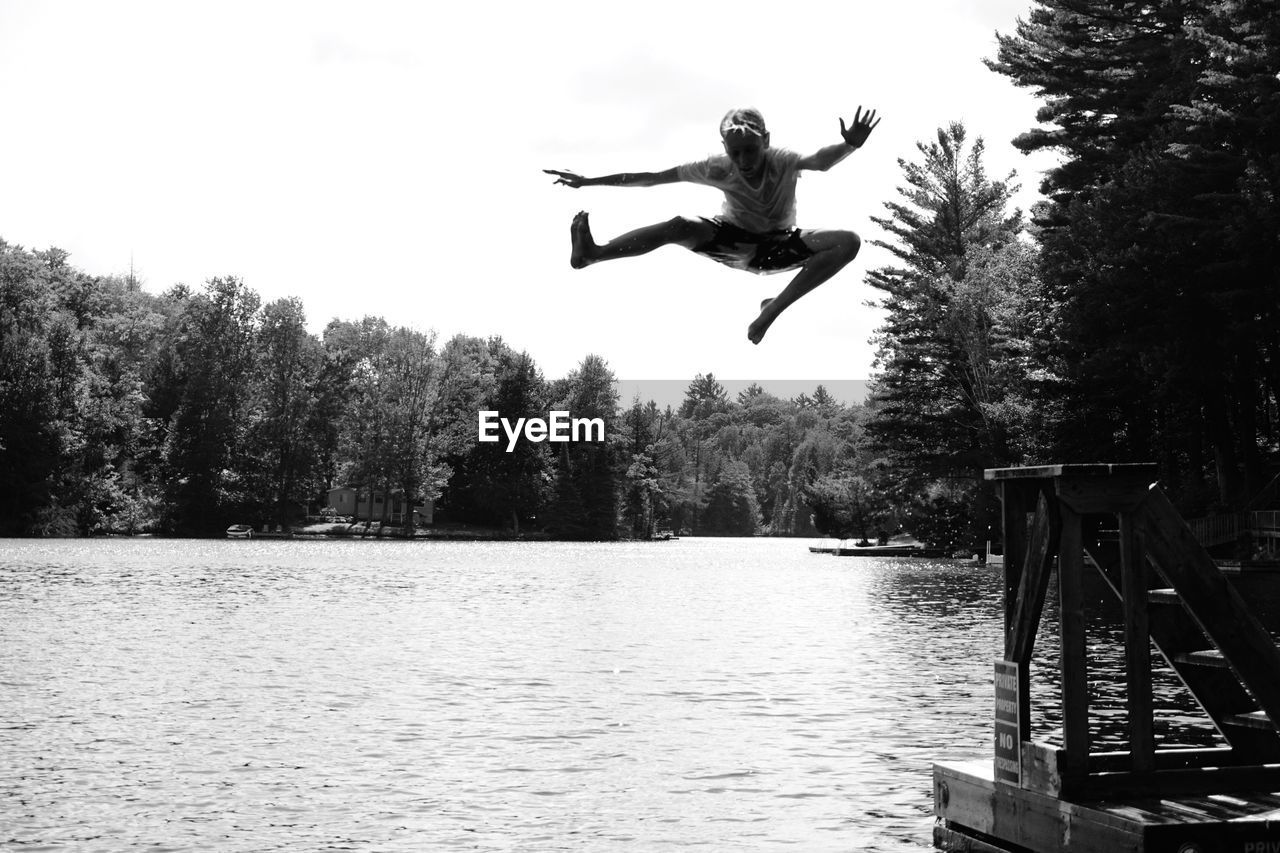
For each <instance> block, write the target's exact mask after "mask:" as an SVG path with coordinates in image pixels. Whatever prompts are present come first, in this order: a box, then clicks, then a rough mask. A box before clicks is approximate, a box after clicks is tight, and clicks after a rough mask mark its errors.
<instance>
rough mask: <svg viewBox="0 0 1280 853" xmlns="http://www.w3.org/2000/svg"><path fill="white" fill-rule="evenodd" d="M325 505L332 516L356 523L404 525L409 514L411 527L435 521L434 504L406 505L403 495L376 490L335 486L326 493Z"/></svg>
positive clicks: (428, 501)
mask: <svg viewBox="0 0 1280 853" xmlns="http://www.w3.org/2000/svg"><path fill="white" fill-rule="evenodd" d="M327 506H328V507H329V508H331V509H332V510H333V511H334V513H335V514H337V515H341V516H349V517H351V518H353V519H355V520H356V521H386V522H387V523H389V524H405V523H406V522H407V521H408V520H409V513H413V523H414V525H415V526H425V525H429V524H432V523H433V522H434V520H435V501H432V500H426V501H418V502H417V503H415V504H413V506H409V502H408V501H406V500H405V499H404V493H403V492H399V491H393V492H391V493H390V494H387V493H385V492H382V491H381V490H379V489H373V490H370V489H364V488H357V487H356V486H339V487H338V488H335V489H330V490H329V499H328V504H327Z"/></svg>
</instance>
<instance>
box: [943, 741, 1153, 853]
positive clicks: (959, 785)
mask: <svg viewBox="0 0 1280 853" xmlns="http://www.w3.org/2000/svg"><path fill="white" fill-rule="evenodd" d="M933 779H934V813H935V814H936V815H937V816H938V817H941V818H942V819H943V820H945V821H946V822H947V824H948V825H958V826H962V827H967V828H969V829H971V830H974V831H976V832H980V833H982V834H983V835H987V836H991V837H993V838H995V839H998V841H1003V842H1008V843H1010V844H1013V845H1018V846H1020V847H1025V848H1029V849H1031V850H1042V851H1058V850H1071V851H1090V853H1100V851H1120V850H1140V849H1141V847H1140V842H1141V835H1142V831H1143V826H1142V824H1140V823H1138V822H1135V821H1133V820H1130V819H1127V818H1125V817H1124V816H1121V815H1114V814H1110V813H1108V812H1106V811H1104V810H1102V809H1098V808H1093V807H1090V806H1086V805H1080V804H1077V803H1072V802H1068V801H1065V800H1060V799H1058V798H1056V797H1050V796H1046V795H1044V794H1040V793H1036V792H1034V791H1024V790H1021V789H1018V788H1012V787H1010V786H1008V785H997V784H996V783H995V782H994V781H993V780H992V779H991V766H990V762H985V766H974V765H942V764H935V765H934V766H933ZM1064 839H1070V846H1064V844H1063V841H1064Z"/></svg>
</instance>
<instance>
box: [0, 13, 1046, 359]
mask: <svg viewBox="0 0 1280 853" xmlns="http://www.w3.org/2000/svg"><path fill="white" fill-rule="evenodd" d="M1029 5H1030V3H1029V0H895V2H892V3H857V4H855V3H847V2H846V3H837V2H805V0H792V2H785V3H783V2H776V3H767V4H766V3H760V2H754V0H745V2H735V3H700V2H696V0H682V2H668V0H657V2H645V3H628V4H614V3H606V2H599V1H598V0H597V2H582V3H551V2H548V3H528V2H521V3H517V2H511V0H495V1H494V2H488V3H470V4H447V5H446V4H439V3H425V2H380V3H379V2H360V3H354V2H351V3H318V2H279V3H271V2H253V3H237V2H217V3H178V2H114V1H113V2H100V1H99V2H36V0H30V2H28V0H0V104H2V105H3V111H4V130H3V132H0V168H3V170H4V175H5V177H4V179H3V181H2V182H0V237H3V238H4V239H5V240H8V241H9V242H11V243H17V244H20V245H23V246H25V247H27V248H33V249H43V248H47V247H49V246H58V247H61V248H63V249H66V250H68V251H69V252H71V255H72V262H73V263H74V264H75V265H76V266H78V267H79V268H81V269H83V270H85V271H87V272H89V273H92V274H109V273H127V272H128V270H129V267H130V259H131V258H132V260H133V264H134V266H135V268H136V271H137V274H138V275H139V277H140V278H141V279H142V280H143V282H144V286H145V287H146V288H147V289H148V290H151V291H154V292H157V293H158V292H160V291H163V290H165V289H167V288H168V287H170V286H171V285H173V284H175V283H177V282H185V283H187V284H190V285H192V286H199V285H201V284H202V283H203V282H204V281H205V280H207V279H209V278H211V277H214V276H221V275H235V276H239V277H241V278H243V279H244V281H245V282H246V283H247V284H248V286H250V287H251V288H253V289H254V290H256V291H257V292H258V293H260V294H261V295H262V297H263V299H264V300H266V301H269V300H272V299H275V298H279V297H283V296H297V297H300V298H301V299H302V300H303V302H304V304H305V305H306V309H307V314H308V318H309V321H310V325H311V327H312V328H313V329H314V330H316V331H319V330H321V329H322V328H323V327H324V325H325V323H327V322H328V321H329V320H330V319H332V318H334V317H341V318H345V319H358V318H359V317H361V316H364V315H365V314H373V315H380V316H383V317H386V318H387V319H388V320H389V321H390V322H392V323H394V324H397V325H406V326H411V327H414V328H418V329H422V330H430V329H434V330H435V331H436V332H437V333H438V334H439V336H440V340H441V342H443V341H444V340H445V339H447V338H448V337H450V336H452V335H453V334H455V333H458V332H463V333H466V334H472V335H486V336H487V335H495V334H496V335H502V336H503V337H504V338H505V339H506V340H507V341H508V342H509V343H510V344H511V345H513V346H514V347H516V348H517V349H524V350H527V351H528V352H529V353H530V354H531V355H532V356H533V357H534V358H535V360H537V362H538V364H539V365H540V367H541V368H542V369H543V372H544V373H545V374H546V375H547V376H548V377H556V376H562V375H564V374H565V373H567V372H568V371H569V370H571V369H572V368H573V367H574V366H575V365H576V364H577V363H578V362H579V361H580V360H581V359H582V357H583V356H585V355H586V354H587V353H598V354H600V355H602V356H604V357H605V358H606V359H607V360H608V362H609V364H610V366H611V367H612V368H613V370H614V372H615V374H616V375H617V376H619V377H620V378H622V379H688V378H690V377H692V376H693V375H694V374H695V373H706V372H713V373H715V374H716V376H718V377H723V378H734V379H759V380H767V379H793V380H807V379H814V380H824V379H825V380H830V379H862V378H866V377H868V376H869V375H871V373H872V359H873V354H874V350H873V347H872V345H871V344H870V342H869V338H870V337H871V336H872V334H873V332H874V330H875V327H876V326H877V325H878V322H879V318H878V317H877V314H876V312H875V311H873V310H871V309H869V308H867V307H865V305H864V303H865V302H866V301H867V300H869V299H871V298H874V296H875V294H874V292H873V291H872V290H871V289H870V288H869V287H867V285H866V284H865V282H864V276H865V273H866V271H867V270H868V269H870V268H874V267H877V266H881V265H885V264H887V263H889V262H890V257H889V256H888V255H887V254H886V253H884V252H883V251H881V250H878V249H873V248H871V247H869V246H868V247H867V248H865V249H864V251H863V253H862V254H861V255H860V256H859V258H858V260H857V261H855V262H854V264H853V265H852V266H850V267H849V268H847V269H846V270H845V271H844V272H842V273H841V274H840V275H839V276H838V277H837V278H835V279H833V280H832V281H831V282H829V283H827V284H826V285H824V286H823V287H822V288H820V289H819V290H817V291H815V292H814V293H812V294H810V295H809V296H807V297H806V298H805V299H804V300H802V301H801V302H799V303H797V304H796V305H795V306H794V307H792V308H791V309H790V310H789V311H788V312H787V313H786V314H785V315H783V317H782V318H781V319H780V320H779V321H778V322H777V323H776V324H775V325H774V326H773V328H772V329H771V330H770V332H769V335H768V337H767V338H766V339H765V341H764V342H763V343H762V344H761V345H760V346H758V347H754V346H752V345H751V344H750V343H749V342H748V341H747V340H746V328H747V324H748V323H749V322H750V321H751V320H752V319H753V318H754V317H755V313H756V306H757V304H758V303H759V301H760V300H761V299H762V298H764V297H765V296H770V295H773V293H775V292H776V291H777V290H778V289H780V288H781V287H782V286H783V285H784V284H785V283H786V275H787V274H783V275H779V276H772V277H756V276H752V275H749V274H747V273H741V272H735V271H732V270H728V269H724V268H721V267H719V266H718V265H717V264H715V263H713V262H711V261H708V260H706V259H704V258H700V257H697V256H694V255H692V254H690V253H688V252H685V251H683V250H680V249H676V248H666V249H662V250H659V251H658V252H655V253H653V254H651V255H648V256H646V257H643V258H639V259H632V260H624V261H618V262H616V263H610V264H601V265H597V266H593V267H591V268H589V269H587V270H583V271H574V270H572V269H570V268H569V265H568V256H569V222H570V219H571V218H572V216H573V214H574V213H575V212H576V211H578V210H580V209H586V210H589V211H590V212H591V215H592V224H593V227H594V229H595V231H596V234H597V236H598V238H600V239H607V238H608V237H610V236H613V235H615V234H616V233H617V232H620V231H623V230H627V229H630V228H633V227H636V226H639V225H643V224H647V223H650V222H654V221H659V220H662V219H666V218H669V217H670V216H672V215H674V214H676V213H684V214H690V215H699V214H704V215H710V214H714V213H716V212H718V211H719V207H720V197H719V194H718V193H716V192H715V191H714V190H711V189H708V188H705V187H696V186H690V185H670V186H664V187H655V188H649V189H621V188H585V189H581V190H569V189H567V188H565V187H560V186H553V185H552V181H551V179H550V178H548V177H547V176H545V175H543V174H542V173H541V171H540V170H541V169H543V168H563V169H571V170H575V171H579V172H582V173H585V174H588V175H593V174H604V173H610V172H618V171H635V170H659V169H665V168H668V167H670V166H674V165H677V164H678V163H682V162H686V161H689V160H693V159H695V158H698V157H701V156H704V155H706V154H708V153H712V152H713V151H716V150H718V147H719V138H718V134H717V130H716V127H717V123H718V121H719V119H720V117H721V115H722V114H723V113H724V112H725V110H727V109H728V108H729V107H731V106H739V105H754V106H757V107H759V108H760V109H761V110H762V111H763V113H764V115H765V118H766V120H767V121H768V122H769V125H770V130H771V131H772V137H773V144H774V145H776V146H782V147H787V148H794V149H796V150H799V151H801V152H802V153H807V152H808V151H810V150H813V149H816V148H818V147H820V146H822V145H825V144H828V143H830V142H834V141H836V140H838V139H839V123H838V118H839V117H840V116H844V117H845V118H846V119H848V118H851V117H852V115H853V112H854V108H855V107H856V106H858V105H860V104H861V105H864V106H873V107H876V108H877V109H879V110H880V113H881V115H882V117H883V122H882V124H881V125H880V127H879V129H877V130H876V132H875V133H874V134H873V135H872V137H871V140H870V141H869V142H868V144H867V145H866V147H864V148H863V149H862V150H861V151H859V152H857V153H856V154H854V155H853V156H852V157H850V158H849V159H847V160H846V161H845V162H844V163H842V164H841V165H840V166H838V167H836V169H834V170H833V171H831V172H827V173H825V174H824V173H809V174H806V175H805V176H804V177H802V179H801V182H800V189H799V224H800V225H801V226H802V227H831V228H849V229H852V230H855V231H857V232H858V233H860V234H861V235H862V236H863V239H864V241H867V242H869V241H870V240H872V239H876V238H878V237H882V236H883V235H882V234H881V233H880V232H879V229H877V228H876V226H875V225H874V224H873V223H872V222H871V221H870V217H871V216H873V215H876V216H878V215H881V214H882V213H883V207H882V205H883V203H884V202H885V201H887V200H894V199H896V192H895V187H896V186H898V185H899V184H900V171H899V169H898V166H897V159H898V158H899V157H906V158H909V159H910V158H913V157H914V156H915V154H916V151H915V147H914V145H915V142H917V141H919V140H928V139H931V138H933V136H934V134H935V131H936V128H937V127H939V126H940V125H943V124H945V123H946V122H948V121H951V120H956V119H959V120H963V121H964V122H965V123H966V124H967V126H968V127H969V129H970V132H971V134H973V135H982V136H984V137H985V138H986V140H987V146H988V152H989V155H988V158H989V165H990V169H991V172H992V174H994V175H997V176H999V175H1003V174H1004V173H1005V172H1007V171H1008V170H1009V169H1015V168H1016V169H1017V170H1018V172H1019V176H1020V178H1021V180H1022V185H1023V189H1022V192H1021V194H1020V196H1019V202H1020V204H1021V206H1022V207H1024V209H1025V208H1027V207H1029V206H1030V204H1031V203H1032V202H1033V201H1034V200H1035V199H1036V198H1037V192H1036V188H1037V185H1038V183H1039V178H1040V170H1042V169H1043V168H1045V167H1046V165H1047V161H1046V160H1044V159H1039V160H1037V159H1028V158H1025V157H1023V156H1022V155H1021V154H1019V153H1018V152H1017V151H1015V150H1014V149H1013V148H1012V146H1010V145H1009V140H1010V139H1012V138H1013V136H1015V135H1016V134H1018V133H1020V132H1022V131H1024V130H1026V129H1027V128H1029V127H1031V126H1032V125H1033V124H1034V111H1035V107H1036V102H1035V100H1034V99H1033V98H1032V96H1031V95H1030V94H1029V93H1027V92H1026V91H1023V90H1019V89H1016V88H1014V87H1013V86H1012V85H1011V84H1010V83H1009V82H1008V81H1007V80H1006V79H1004V78H1002V77H999V76H997V75H995V74H993V73H991V72H989V71H988V70H987V69H986V68H985V67H984V66H983V65H982V59H983V58H984V57H990V56H992V55H994V52H995V36H994V33H995V32H996V31H997V30H999V31H1001V32H1010V31H1011V30H1012V29H1013V26H1014V24H1015V21H1016V19H1017V18H1018V17H1019V16H1023V15H1025V14H1026V12H1027V9H1028V8H1029Z"/></svg>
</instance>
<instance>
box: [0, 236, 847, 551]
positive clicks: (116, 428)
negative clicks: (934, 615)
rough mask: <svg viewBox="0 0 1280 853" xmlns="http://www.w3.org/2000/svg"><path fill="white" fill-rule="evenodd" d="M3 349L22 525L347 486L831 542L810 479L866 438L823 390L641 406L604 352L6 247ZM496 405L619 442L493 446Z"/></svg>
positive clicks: (589, 524) (8, 481)
mask: <svg viewBox="0 0 1280 853" xmlns="http://www.w3.org/2000/svg"><path fill="white" fill-rule="evenodd" d="M0 356H2V359H0V485H3V488H0V501H2V502H3V504H2V505H0V532H2V533H3V534H5V535H92V534H97V533H106V532H116V533H137V532H161V533H167V534H173V535H188V536H200V535H217V534H219V533H221V532H222V531H223V530H225V529H226V527H227V526H228V525H229V524H231V523H236V522H245V521H248V522H251V523H254V524H258V523H266V524H280V525H295V524H297V523H299V522H300V521H301V520H302V518H303V516H305V515H306V514H307V512H308V509H311V510H312V511H314V510H315V509H316V507H317V506H318V505H319V504H320V503H322V502H323V500H324V498H325V496H326V492H327V490H328V489H330V488H332V487H334V486H338V485H352V486H355V487H356V488H357V489H360V490H362V491H365V492H375V491H376V492H378V493H380V494H384V495H392V494H396V495H402V496H405V497H406V498H407V499H408V500H409V501H410V502H412V501H416V500H422V499H428V498H430V499H433V500H435V501H436V507H437V513H436V515H437V518H439V519H440V520H442V522H444V523H456V524H461V525H479V526H485V527H494V528H503V529H506V530H509V531H512V532H513V533H520V532H527V531H529V530H538V531H540V532H545V533H546V534H548V535H551V536H556V537H561V538H569V539H582V538H590V539H613V538H618V537H633V536H649V535H652V533H653V531H655V530H657V529H662V528H670V529H672V530H682V531H688V532H697V533H705V534H735V535H751V534H755V533H761V532H769V533H782V534H795V533H801V534H813V533H814V528H813V526H812V524H811V521H810V516H809V511H808V509H807V507H806V506H805V505H804V503H803V496H802V491H803V487H804V485H805V484H807V483H809V482H811V481H813V480H814V479H815V478H817V477H820V476H822V475H825V474H827V473H828V472H830V471H831V470H832V469H833V468H836V467H838V466H840V465H845V466H848V465H850V464H852V460H853V459H855V458H856V455H857V452H856V451H855V450H854V449H852V448H853V444H851V442H852V441H853V439H854V438H855V437H856V436H857V434H858V433H859V430H860V427H859V417H860V411H861V410H860V407H856V406H854V407H847V406H844V405H842V404H840V403H838V402H837V401H835V400H834V399H832V398H831V396H830V395H829V394H828V393H827V392H826V391H825V389H823V388H822V387H821V386H818V387H816V388H815V389H814V393H813V394H812V396H810V395H808V394H802V395H800V396H799V397H798V398H796V399H793V400H782V399H779V398H777V397H775V396H773V395H770V394H767V393H765V392H764V391H763V390H762V389H760V388H759V387H758V386H753V387H752V388H750V389H748V390H747V391H744V392H743V393H741V394H739V395H738V396H737V399H734V400H730V399H729V398H728V395H727V394H726V393H725V391H724V389H723V387H722V386H721V385H720V384H719V383H718V382H716V381H715V379H714V377H713V376H710V375H707V376H701V375H700V376H698V377H697V378H695V380H694V381H693V382H691V383H690V385H689V389H688V392H687V394H686V398H685V400H684V401H683V403H682V404H681V405H680V406H679V407H672V406H667V407H665V408H660V407H659V406H657V405H656V404H655V403H654V402H652V401H645V402H642V401H640V400H639V399H636V400H634V401H631V403H630V404H629V405H622V404H620V401H619V399H618V394H617V392H616V390H615V387H616V379H615V376H614V375H613V373H612V371H611V370H610V369H609V367H608V364H607V362H606V361H605V360H604V359H603V358H602V357H600V356H598V355H587V356H586V357H584V358H583V360H582V361H581V363H580V364H579V365H578V366H577V367H576V368H575V369H574V370H572V371H571V372H570V373H569V375H568V376H565V377H562V378H558V379H547V378H546V377H544V375H543V374H542V372H541V370H540V369H539V368H538V365H537V363H536V362H535V360H534V359H533V357H532V356H530V355H529V354H528V353H527V352H518V351H516V350H515V349H514V348H512V347H511V346H509V345H508V344H507V343H506V342H505V341H503V340H502V339H501V338H496V337H495V338H487V339H485V338H479V337H472V336H467V335H457V336H455V337H453V338H451V339H450V340H448V341H446V342H444V343H443V344H440V343H439V342H438V341H437V340H436V337H435V336H434V334H432V333H429V332H423V331H420V330H415V329H411V328H405V327H397V326H393V325H391V324H389V323H388V322H387V321H386V320H384V319H382V318H377V317H365V318H363V319H362V320H359V321H347V320H334V321H332V322H330V323H329V324H328V325H327V326H326V327H325V328H324V330H323V332H322V333H321V334H319V335H317V334H313V333H311V332H309V331H308V328H307V321H306V316H305V313H304V309H303V305H302V303H301V302H300V301H299V300H297V299H280V300H276V301H274V302H270V303H268V304H263V303H262V300H261V299H260V298H259V296H258V295H257V293H255V292H254V291H253V290H252V289H250V288H248V287H247V286H246V285H245V284H244V283H243V282H242V281H240V280H238V279H236V278H215V279H212V280H210V281H208V282H206V283H205V285H204V286H203V287H202V288H201V289H199V290H193V289H191V288H189V287H186V286H183V285H178V286H175V287H173V288H171V289H170V290H168V291H166V292H164V293H162V294H159V295H155V294H151V293H148V292H147V291H145V290H143V289H142V288H141V287H140V286H139V285H138V284H137V283H136V282H135V281H133V280H131V279H129V278H125V277H119V276H105V277H95V276H90V275H87V274H85V273H84V272H82V271H80V270H77V269H76V268H75V267H73V266H72V265H71V264H70V262H69V259H68V257H67V255H66V253H65V252H62V251H59V250H57V249H50V250H46V251H28V250H26V249H23V248H22V247H19V246H14V245H10V244H8V243H4V242H0ZM482 410H489V411H496V412H499V413H500V414H501V415H502V416H503V417H504V418H507V419H508V420H511V421H514V420H515V419H517V418H541V419H544V420H545V419H547V417H548V415H549V413H550V412H552V411H567V412H570V413H572V415H573V416H574V417H575V418H600V419H602V420H603V421H604V422H605V424H606V436H605V440H604V441H602V442H600V441H586V440H580V441H570V442H563V443H548V442H543V443H536V442H531V441H519V442H516V443H515V446H514V448H513V449H512V450H511V451H510V452H508V449H507V444H506V442H505V441H504V442H497V443H484V442H479V441H478V440H477V417H478V413H479V412H480V411H482ZM371 503H372V502H371ZM383 505H384V506H388V505H389V501H388V502H385V503H384V504H383Z"/></svg>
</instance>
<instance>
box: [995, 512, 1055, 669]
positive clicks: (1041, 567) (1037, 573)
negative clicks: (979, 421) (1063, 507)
mask: <svg viewBox="0 0 1280 853" xmlns="http://www.w3.org/2000/svg"><path fill="white" fill-rule="evenodd" d="M1056 527H1057V525H1056V524H1054V520H1053V518H1052V515H1051V510H1050V507H1049V498H1048V497H1047V496H1046V495H1045V494H1044V493H1043V492H1041V493H1040V497H1039V499H1038V500H1037V501H1036V516H1035V522H1034V523H1033V524H1032V528H1031V541H1029V542H1028V543H1027V550H1026V556H1025V557H1024V559H1023V561H1022V577H1021V579H1020V580H1019V583H1018V594H1017V598H1016V599H1015V601H1014V606H1013V616H1012V619H1011V622H1010V626H1009V632H1008V634H1006V635H1005V660H1011V661H1015V662H1017V663H1018V664H1021V665H1022V666H1023V667H1024V668H1027V667H1028V664H1030V663H1031V652H1032V650H1033V649H1034V648H1035V643H1036V631H1037V630H1038V629H1039V627H1040V616H1041V613H1042V612H1043V610H1044V599H1045V594H1046V593H1047V592H1048V590H1049V562H1050V557H1051V555H1052V551H1053V545H1054V540H1055V539H1056V538H1057V537H1056V536H1055V533H1056V530H1055V528H1056Z"/></svg>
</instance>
